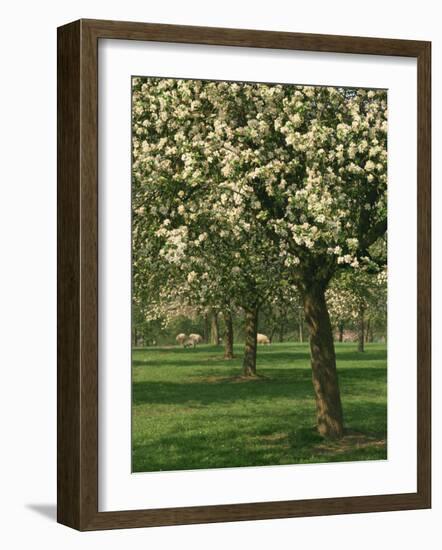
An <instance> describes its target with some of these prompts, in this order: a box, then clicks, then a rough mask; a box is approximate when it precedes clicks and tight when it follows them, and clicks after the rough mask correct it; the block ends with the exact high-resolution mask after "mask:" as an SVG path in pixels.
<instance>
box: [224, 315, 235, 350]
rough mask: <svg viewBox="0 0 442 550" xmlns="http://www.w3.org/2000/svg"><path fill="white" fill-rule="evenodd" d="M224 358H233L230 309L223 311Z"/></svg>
mask: <svg viewBox="0 0 442 550" xmlns="http://www.w3.org/2000/svg"><path fill="white" fill-rule="evenodd" d="M223 315H224V325H225V335H224V359H233V320H232V313H231V312H230V311H224V313H223Z"/></svg>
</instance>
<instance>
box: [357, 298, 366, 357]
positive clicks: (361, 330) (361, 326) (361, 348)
mask: <svg viewBox="0 0 442 550" xmlns="http://www.w3.org/2000/svg"><path fill="white" fill-rule="evenodd" d="M364 340H365V319H364V308H363V307H360V308H359V312H358V352H360V353H362V352H363V351H364Z"/></svg>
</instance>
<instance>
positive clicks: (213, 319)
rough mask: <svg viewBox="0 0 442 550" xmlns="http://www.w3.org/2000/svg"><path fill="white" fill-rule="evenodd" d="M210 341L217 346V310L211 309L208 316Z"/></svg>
mask: <svg viewBox="0 0 442 550" xmlns="http://www.w3.org/2000/svg"><path fill="white" fill-rule="evenodd" d="M210 343H211V344H213V345H214V346H219V325H218V312H216V311H212V313H211V316H210Z"/></svg>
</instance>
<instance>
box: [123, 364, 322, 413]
mask: <svg viewBox="0 0 442 550" xmlns="http://www.w3.org/2000/svg"><path fill="white" fill-rule="evenodd" d="M197 380H200V377H198V378H197ZM290 382H291V383H287V380H286V379H281V380H277V379H276V378H274V379H251V380H250V381H249V382H248V381H244V382H243V383H237V381H236V380H235V379H234V378H233V377H228V378H221V379H219V378H218V377H217V379H215V380H210V378H209V380H204V379H203V380H202V381H200V382H197V381H195V382H191V383H175V382H169V381H152V382H147V381H136V382H134V383H133V386H132V396H133V404H134V405H141V404H155V403H156V404H171V405H172V404H173V405H177V404H185V403H188V402H190V401H191V402H192V403H199V404H201V405H211V404H216V403H229V402H234V401H239V400H248V399H252V400H257V399H272V398H273V399H279V398H297V399H306V398H310V397H311V398H312V397H313V388H312V383H311V376H310V373H309V372H308V371H307V370H305V369H302V370H301V369H299V372H298V371H297V372H296V373H293V372H292V376H291V377H290Z"/></svg>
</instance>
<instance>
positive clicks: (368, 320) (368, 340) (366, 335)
mask: <svg viewBox="0 0 442 550" xmlns="http://www.w3.org/2000/svg"><path fill="white" fill-rule="evenodd" d="M370 324H371V323H370V317H369V318H368V319H367V326H366V328H365V343H366V344H368V343H369V342H370Z"/></svg>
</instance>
